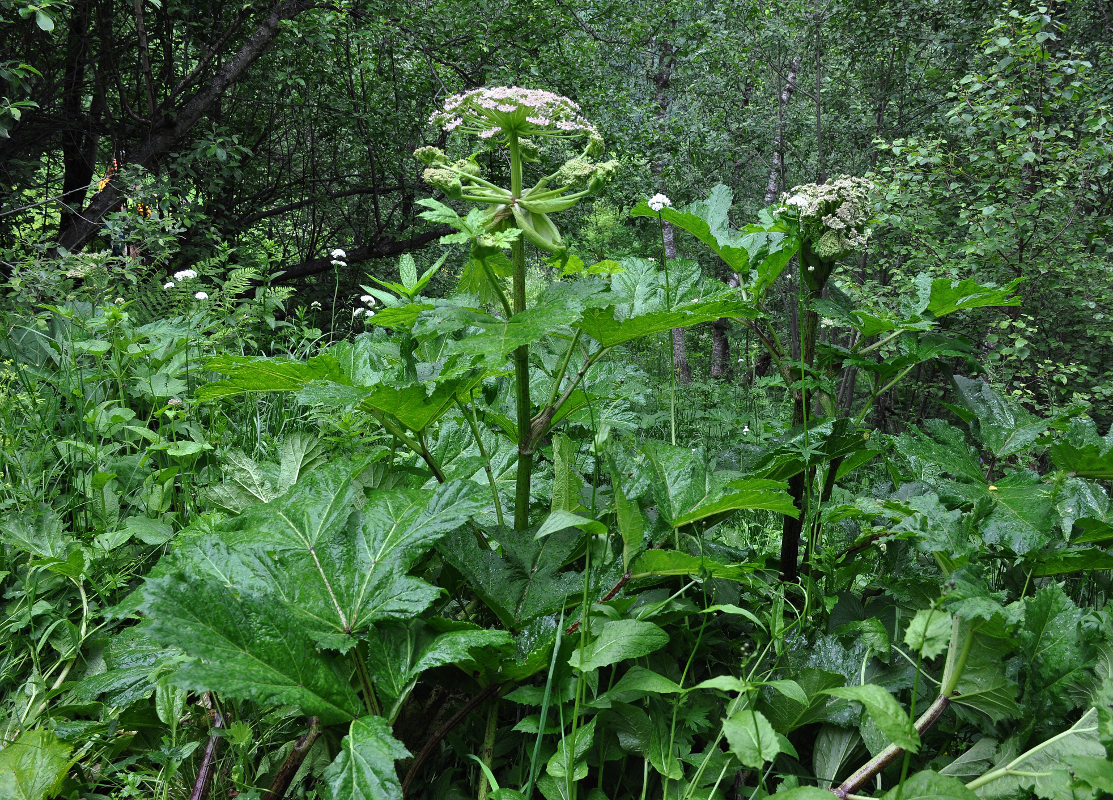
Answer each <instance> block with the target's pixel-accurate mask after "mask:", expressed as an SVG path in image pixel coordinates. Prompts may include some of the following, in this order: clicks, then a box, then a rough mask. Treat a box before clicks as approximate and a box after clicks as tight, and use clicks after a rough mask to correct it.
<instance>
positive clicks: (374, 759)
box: [321, 717, 410, 800]
mask: <svg viewBox="0 0 1113 800" xmlns="http://www.w3.org/2000/svg"><path fill="white" fill-rule="evenodd" d="M409 755H410V752H409V751H408V750H407V749H406V748H405V747H404V746H403V745H402V743H401V742H400V741H398V740H397V739H395V738H394V735H393V734H392V733H391V730H390V726H389V725H388V724H387V722H386V720H384V719H383V718H382V717H361V718H359V719H357V720H353V721H352V724H351V727H350V728H349V729H348V735H347V736H345V737H344V741H342V742H341V743H340V752H339V753H338V754H337V756H336V758H335V759H334V760H333V762H332V763H331V764H329V765H328V766H327V767H325V771H324V772H323V773H322V774H321V780H322V781H323V784H324V793H323V797H324V798H325V800H402V784H401V782H400V781H399V780H398V772H397V770H396V769H395V767H394V762H395V761H396V760H398V759H400V758H406V757H407V756H409Z"/></svg>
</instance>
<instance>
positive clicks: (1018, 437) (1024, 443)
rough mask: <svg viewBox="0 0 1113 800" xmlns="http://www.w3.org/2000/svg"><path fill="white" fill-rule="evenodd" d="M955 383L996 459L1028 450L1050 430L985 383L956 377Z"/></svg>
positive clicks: (984, 443)
mask: <svg viewBox="0 0 1113 800" xmlns="http://www.w3.org/2000/svg"><path fill="white" fill-rule="evenodd" d="M954 383H955V387H956V388H957V389H958V395H959V401H960V402H961V403H962V405H963V407H964V408H965V409H966V410H967V411H969V412H970V413H971V414H973V415H974V417H975V419H976V425H975V433H976V434H977V436H978V438H979V440H980V441H981V442H982V444H983V445H984V446H985V447H986V448H987V449H988V450H989V451H990V453H991V454H992V455H993V457H994V458H995V459H997V460H1000V459H1004V458H1006V457H1007V456H1011V455H1014V454H1016V453H1019V452H1022V451H1024V450H1026V449H1027V448H1029V447H1031V445H1032V443H1033V442H1035V441H1036V439H1038V438H1039V436H1040V434H1042V433H1043V432H1044V431H1045V430H1047V426H1048V422H1047V421H1046V420H1042V419H1038V418H1035V417H1033V416H1032V415H1031V414H1029V413H1028V412H1026V411H1024V409H1022V408H1019V407H1017V406H1015V405H1013V404H1012V403H1010V402H1009V401H1007V400H1005V398H1003V397H1001V395H999V394H998V393H997V392H995V391H993V389H992V388H990V386H989V384H987V383H985V382H984V381H973V380H970V379H969V378H964V377H962V376H961V375H956V376H955V378H954Z"/></svg>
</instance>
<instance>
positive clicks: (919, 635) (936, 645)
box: [904, 608, 952, 659]
mask: <svg viewBox="0 0 1113 800" xmlns="http://www.w3.org/2000/svg"><path fill="white" fill-rule="evenodd" d="M951 627H952V626H951V615H950V614H948V613H947V612H945V611H940V610H938V609H935V608H921V609H920V610H919V611H917V612H916V616H914V617H913V618H912V621H911V622H910V623H908V629H907V630H906V631H905V632H904V643H905V644H906V645H908V646H909V647H911V648H912V649H913V650H914V651H915V652H917V653H919V654H920V655H922V656H923V657H924V658H929V659H930V658H935V657H936V656H937V655H939V654H940V653H942V652H943V651H944V650H946V649H947V644H948V642H949V641H950V639H951Z"/></svg>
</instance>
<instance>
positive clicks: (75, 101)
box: [58, 2, 97, 236]
mask: <svg viewBox="0 0 1113 800" xmlns="http://www.w3.org/2000/svg"><path fill="white" fill-rule="evenodd" d="M88 45H89V3H88V2H80V3H77V4H75V5H74V9H73V16H72V17H71V18H70V24H69V30H68V31H67V41H66V68H65V69H66V72H65V77H64V78H63V87H64V89H63V91H64V94H63V99H62V110H63V115H64V117H65V123H64V127H63V128H62V168H63V175H62V211H61V214H60V216H59V221H58V235H59V236H62V235H64V234H65V232H66V231H67V230H68V229H69V228H70V227H71V225H72V224H73V222H74V219H75V215H76V214H77V211H76V209H78V208H81V207H82V206H83V205H85V194H86V192H87V191H88V189H89V184H90V183H91V182H92V179H93V172H94V170H95V166H96V165H95V160H96V147H97V136H96V134H94V133H93V132H92V127H93V126H92V121H91V120H90V119H88V118H87V117H86V116H85V114H84V113H83V106H84V99H85V68H86V65H87V63H88V57H89V53H88Z"/></svg>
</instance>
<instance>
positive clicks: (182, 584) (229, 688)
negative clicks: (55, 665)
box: [141, 572, 363, 724]
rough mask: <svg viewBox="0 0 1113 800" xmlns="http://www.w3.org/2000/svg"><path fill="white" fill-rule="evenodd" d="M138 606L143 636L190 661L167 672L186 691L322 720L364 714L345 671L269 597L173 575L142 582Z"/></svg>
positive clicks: (287, 611) (281, 604)
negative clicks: (285, 707) (295, 710)
mask: <svg viewBox="0 0 1113 800" xmlns="http://www.w3.org/2000/svg"><path fill="white" fill-rule="evenodd" d="M141 608H142V611H143V613H144V614H145V615H146V617H147V621H146V623H145V625H144V631H145V633H146V634H147V635H148V636H150V637H151V638H152V639H153V640H155V641H158V642H162V643H164V644H168V645H172V646H174V647H177V648H179V649H180V650H182V651H183V652H184V653H185V654H186V655H187V656H189V657H190V658H191V660H189V661H187V662H186V663H184V664H183V665H181V666H180V667H179V668H178V670H177V671H176V672H175V673H174V679H175V681H177V682H178V683H179V684H180V685H182V686H184V687H186V688H188V689H192V690H195V691H209V690H215V691H217V692H220V693H221V694H223V695H226V696H228V697H238V698H243V699H248V700H254V701H256V702H259V703H264V704H271V705H292V706H295V707H297V708H298V709H300V710H301V712H302V713H303V714H306V715H315V716H318V717H320V718H321V721H322V722H324V723H326V724H330V723H334V722H342V721H344V720H352V719H355V718H357V717H358V716H360V714H362V713H363V704H362V703H361V702H360V700H359V697H358V696H357V695H356V693H355V691H354V690H353V689H352V686H351V683H350V682H349V679H348V674H347V671H346V670H345V669H341V667H340V666H339V664H337V663H336V662H335V661H333V660H332V659H330V658H327V657H325V656H323V655H322V654H320V653H318V651H317V648H316V644H315V642H314V641H313V639H312V638H310V636H309V635H308V634H307V633H305V632H304V630H303V628H302V625H301V621H300V620H299V619H298V618H297V617H296V616H295V615H294V614H293V613H291V612H290V611H289V610H288V609H287V607H286V605H285V604H284V603H281V602H279V601H277V600H276V598H273V597H270V596H267V595H264V594H244V593H242V592H241V591H238V590H237V589H235V588H234V587H231V586H229V585H227V584H224V583H220V582H218V581H216V580H215V579H212V578H203V577H201V576H198V575H185V574H182V573H177V572H176V573H171V574H169V575H164V576H162V577H159V578H155V579H148V581H147V584H146V587H145V589H144V600H143V603H142V606H141Z"/></svg>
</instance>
